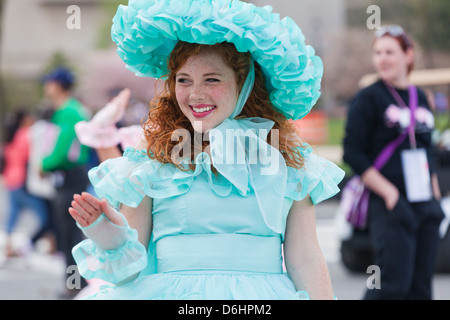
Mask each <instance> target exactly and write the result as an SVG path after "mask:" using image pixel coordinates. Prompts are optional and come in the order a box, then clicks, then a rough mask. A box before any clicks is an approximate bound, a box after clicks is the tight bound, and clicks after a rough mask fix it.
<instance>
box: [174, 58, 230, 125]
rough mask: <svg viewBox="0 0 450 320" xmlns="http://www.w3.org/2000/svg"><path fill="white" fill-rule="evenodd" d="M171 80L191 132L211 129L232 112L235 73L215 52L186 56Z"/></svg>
mask: <svg viewBox="0 0 450 320" xmlns="http://www.w3.org/2000/svg"><path fill="white" fill-rule="evenodd" d="M175 81H176V84H175V95H176V98H177V101H178V105H179V106H180V109H181V111H182V112H183V114H184V115H185V116H186V117H187V118H188V119H189V121H190V122H191V124H192V126H193V128H194V130H195V131H197V132H205V131H207V130H210V129H212V128H215V127H216V126H218V125H219V124H221V123H222V122H223V121H224V120H225V119H226V118H228V117H229V116H230V115H231V114H232V113H233V110H234V107H235V105H236V102H237V99H238V96H239V89H238V85H237V82H236V74H235V72H234V70H233V69H232V68H231V67H229V66H228V65H226V64H225V62H224V61H223V59H222V58H221V56H220V55H219V54H218V53H215V52H203V53H200V54H198V55H195V56H192V57H190V58H189V59H188V60H187V61H186V63H185V64H184V65H183V67H182V68H180V70H179V71H178V73H177V75H176V80H175Z"/></svg>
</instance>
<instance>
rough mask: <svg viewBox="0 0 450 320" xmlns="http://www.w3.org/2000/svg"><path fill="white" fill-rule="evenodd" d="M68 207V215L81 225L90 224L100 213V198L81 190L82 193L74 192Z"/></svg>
mask: <svg viewBox="0 0 450 320" xmlns="http://www.w3.org/2000/svg"><path fill="white" fill-rule="evenodd" d="M71 206H72V207H71V208H69V213H70V215H71V216H72V217H73V218H74V219H75V220H76V221H77V222H78V223H79V224H80V225H81V226H82V227H86V226H88V225H90V224H92V223H93V222H94V221H95V220H97V218H98V217H99V216H100V215H101V214H102V209H101V206H100V200H98V199H97V198H95V197H94V196H92V195H90V194H88V193H86V192H83V193H82V195H79V194H75V195H74V196H73V201H72V203H71Z"/></svg>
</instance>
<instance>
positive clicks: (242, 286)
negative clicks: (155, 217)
mask: <svg viewBox="0 0 450 320" xmlns="http://www.w3.org/2000/svg"><path fill="white" fill-rule="evenodd" d="M82 299H98V300H130V299H132V300H292V299H296V300H309V296H308V294H307V293H306V292H305V291H296V289H295V287H294V284H293V283H292V281H291V280H290V279H289V277H288V275H287V274H285V273H282V274H273V273H236V272H221V273H217V272H216V271H215V272H213V273H207V272H206V273H205V272H204V271H201V272H200V271H199V272H195V271H191V272H184V271H183V272H168V273H157V274H152V275H141V276H139V277H138V278H137V279H136V280H134V281H132V282H130V283H127V284H124V285H121V286H113V285H104V286H101V287H100V288H99V290H98V291H97V292H95V293H92V294H90V295H88V296H85V297H82Z"/></svg>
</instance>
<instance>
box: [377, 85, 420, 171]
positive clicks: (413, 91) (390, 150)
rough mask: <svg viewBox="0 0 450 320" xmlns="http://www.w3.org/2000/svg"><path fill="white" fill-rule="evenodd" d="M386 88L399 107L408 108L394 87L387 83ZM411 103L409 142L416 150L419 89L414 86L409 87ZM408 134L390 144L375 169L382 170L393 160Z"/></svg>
mask: <svg viewBox="0 0 450 320" xmlns="http://www.w3.org/2000/svg"><path fill="white" fill-rule="evenodd" d="M385 84H386V87H387V88H388V89H389V91H390V92H391V94H392V96H393V97H394V98H395V100H397V103H398V104H399V106H402V107H407V106H406V103H405V102H404V101H403V99H402V98H401V97H400V95H399V94H398V92H397V91H396V90H395V89H394V87H392V86H391V85H390V84H388V83H387V82H385ZM408 90H409V103H410V106H409V108H410V110H411V122H410V124H409V128H408V132H409V141H410V143H411V146H412V147H413V148H414V149H415V148H416V146H417V145H416V137H415V122H416V118H415V111H416V109H417V103H418V96H417V88H416V87H414V86H409V87H408ZM408 132H403V133H402V134H400V136H398V137H397V138H396V139H395V140H394V141H392V142H390V143H389V144H388V145H387V146H386V147H385V148H384V149H383V151H381V153H380V154H379V155H378V157H377V158H376V159H375V161H374V167H375V168H377V169H378V170H380V169H381V168H382V167H383V166H384V165H385V164H386V163H387V162H388V161H389V159H390V158H391V156H392V154H393V153H394V151H395V150H396V149H397V148H398V146H400V145H401V144H402V142H403V141H404V140H405V138H406V136H407V135H408Z"/></svg>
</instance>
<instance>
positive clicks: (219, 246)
mask: <svg viewBox="0 0 450 320" xmlns="http://www.w3.org/2000/svg"><path fill="white" fill-rule="evenodd" d="M156 255H157V261H158V266H157V268H158V272H173V271H192V270H222V271H243V272H267V273H282V272H283V268H282V258H281V238H280V237H264V236H255V235H246V234H190V235H176V236H166V237H163V238H161V239H159V240H158V241H157V242H156Z"/></svg>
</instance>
